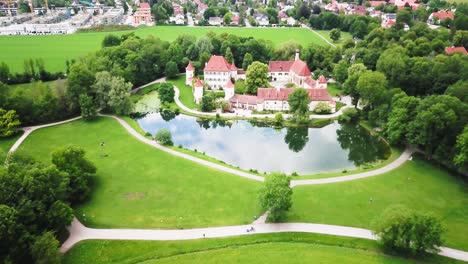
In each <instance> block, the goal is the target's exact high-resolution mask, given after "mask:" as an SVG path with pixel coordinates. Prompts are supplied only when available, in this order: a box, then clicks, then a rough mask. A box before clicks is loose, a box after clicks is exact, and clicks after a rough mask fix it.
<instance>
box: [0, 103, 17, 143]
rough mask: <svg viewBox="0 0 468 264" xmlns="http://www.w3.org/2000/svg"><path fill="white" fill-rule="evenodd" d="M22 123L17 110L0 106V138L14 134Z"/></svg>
mask: <svg viewBox="0 0 468 264" xmlns="http://www.w3.org/2000/svg"><path fill="white" fill-rule="evenodd" d="M20 125H21V122H20V121H19V118H18V115H17V114H16V111H15V110H10V111H7V110H5V109H2V108H0V138H2V137H9V136H12V135H14V134H15V133H16V131H17V129H18V127H19V126H20Z"/></svg>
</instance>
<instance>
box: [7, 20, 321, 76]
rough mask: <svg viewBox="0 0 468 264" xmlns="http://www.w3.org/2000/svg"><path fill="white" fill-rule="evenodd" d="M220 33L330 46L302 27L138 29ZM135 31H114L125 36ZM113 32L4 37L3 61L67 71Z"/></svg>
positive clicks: (14, 67) (143, 31) (18, 67)
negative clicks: (29, 61) (40, 60)
mask: <svg viewBox="0 0 468 264" xmlns="http://www.w3.org/2000/svg"><path fill="white" fill-rule="evenodd" d="M209 31H213V32H215V33H217V34H221V33H230V34H236V35H239V36H242V37H255V38H257V39H264V40H270V41H272V42H273V44H274V45H278V44H279V43H283V42H286V41H289V40H291V39H294V40H296V41H297V42H299V43H301V44H303V45H304V46H305V45H308V44H312V43H313V44H317V45H322V46H325V45H328V44H327V43H326V42H325V41H324V40H322V39H321V38H319V37H318V36H317V35H316V34H314V33H313V32H311V31H310V30H307V29H302V28H261V29H259V28H219V27H174V26H156V27H143V28H139V29H137V30H135V33H136V34H137V35H138V36H140V37H146V36H148V35H154V36H155V37H158V38H161V39H163V40H167V41H173V40H175V39H176V38H177V37H178V36H179V35H182V34H190V35H194V36H196V37H201V36H203V35H205V34H206V33H207V32H209ZM130 32H132V31H119V32H111V33H112V34H117V35H121V34H124V33H130ZM111 33H109V32H98V33H79V34H70V35H47V36H1V37H0V47H2V52H1V53H0V61H3V62H5V63H7V64H8V65H9V66H10V70H11V71H12V72H22V71H23V61H24V60H25V59H29V58H43V59H44V61H45V66H46V68H47V70H49V71H65V61H66V60H71V59H74V58H77V57H80V56H84V55H86V54H88V53H90V52H93V51H97V50H98V49H100V47H101V42H102V40H103V39H104V37H105V36H106V35H108V34H111Z"/></svg>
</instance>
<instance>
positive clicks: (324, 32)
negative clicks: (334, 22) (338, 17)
mask: <svg viewBox="0 0 468 264" xmlns="http://www.w3.org/2000/svg"><path fill="white" fill-rule="evenodd" d="M315 31H317V32H318V33H319V34H320V35H321V36H322V37H324V38H326V39H327V40H328V41H330V42H331V43H333V44H335V45H336V46H341V45H343V43H344V42H345V40H347V39H352V38H353V37H352V36H351V34H349V33H348V32H344V31H341V38H340V39H339V40H338V41H337V42H333V40H332V39H331V38H330V31H329V30H315Z"/></svg>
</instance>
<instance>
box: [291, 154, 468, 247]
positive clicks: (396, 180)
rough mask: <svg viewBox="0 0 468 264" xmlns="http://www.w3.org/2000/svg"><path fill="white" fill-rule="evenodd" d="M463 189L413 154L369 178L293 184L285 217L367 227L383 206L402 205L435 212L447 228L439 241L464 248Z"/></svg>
mask: <svg viewBox="0 0 468 264" xmlns="http://www.w3.org/2000/svg"><path fill="white" fill-rule="evenodd" d="M467 190H468V189H467V186H466V185H465V184H463V183H462V182H461V181H459V180H457V179H456V178H455V177H454V176H451V175H449V174H448V173H447V172H445V171H444V170H442V169H440V168H437V167H436V166H433V165H431V164H429V163H428V162H426V161H424V160H422V159H420V158H419V157H417V156H415V157H414V158H413V160H412V161H409V162H407V163H406V164H404V165H403V166H402V167H400V168H398V169H395V170H393V171H391V172H388V173H386V174H384V175H379V176H376V177H373V178H368V179H362V180H358V181H351V182H343V183H337V184H328V185H317V186H301V187H297V188H295V189H294V194H293V206H292V208H291V210H290V213H289V217H288V221H290V222H311V223H326V224H335V225H346V226H355V227H364V228H370V227H371V224H372V222H373V221H374V219H376V218H377V217H378V216H380V214H381V213H382V211H383V210H385V209H386V208H387V207H388V206H390V205H394V204H403V205H405V206H407V207H408V208H411V209H415V210H420V211H424V212H432V213H434V214H435V215H436V216H437V217H439V218H440V219H441V220H442V222H443V223H444V226H445V228H446V230H447V232H446V237H445V238H446V241H445V243H444V245H446V246H450V247H454V248H458V249H463V250H468V232H460V231H461V230H467V229H468V195H467ZM371 197H372V198H373V202H372V203H371V202H370V201H369V200H370V198H371Z"/></svg>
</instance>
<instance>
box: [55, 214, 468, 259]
mask: <svg viewBox="0 0 468 264" xmlns="http://www.w3.org/2000/svg"><path fill="white" fill-rule="evenodd" d="M252 227H253V228H254V231H250V232H247V230H248V229H250V228H252ZM68 230H69V231H70V236H69V238H68V239H67V240H66V241H65V243H63V245H62V247H61V248H60V251H61V252H63V253H65V252H67V251H68V250H69V249H70V248H72V247H73V246H74V245H75V244H76V243H78V242H80V241H83V240H89V239H103V240H154V241H168V240H191V239H202V238H219V237H231V236H245V235H254V234H269V233H283V232H300V233H316V234H326V235H335V236H345V237H355V238H363V239H370V240H376V239H377V237H376V236H375V235H374V234H373V233H372V231H371V230H367V229H362V228H356V227H347V226H336V225H325V224H309V223H281V224H265V223H262V222H261V221H260V223H256V222H254V223H253V224H251V225H240V226H224V227H208V228H196V229H182V230H150V229H94V228H87V227H85V226H83V225H82V224H81V223H80V222H79V221H78V220H77V219H76V218H75V219H74V220H73V222H72V224H71V226H70V227H69V228H68ZM439 255H442V256H446V257H449V258H454V259H458V260H464V261H468V252H465V251H461V250H456V249H451V248H444V247H443V248H441V252H440V253H439Z"/></svg>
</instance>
